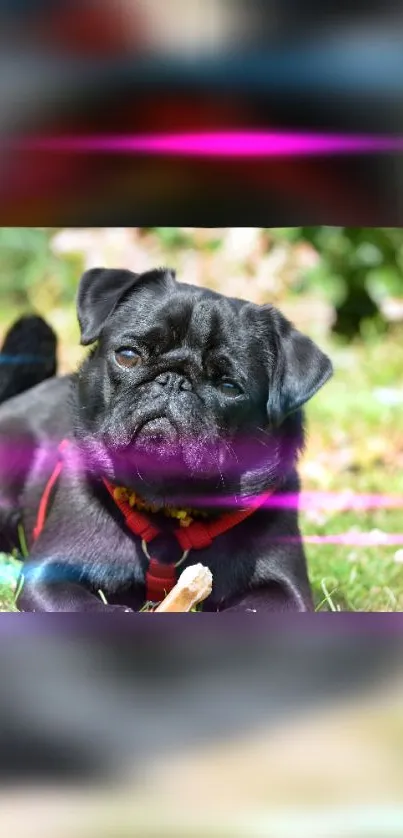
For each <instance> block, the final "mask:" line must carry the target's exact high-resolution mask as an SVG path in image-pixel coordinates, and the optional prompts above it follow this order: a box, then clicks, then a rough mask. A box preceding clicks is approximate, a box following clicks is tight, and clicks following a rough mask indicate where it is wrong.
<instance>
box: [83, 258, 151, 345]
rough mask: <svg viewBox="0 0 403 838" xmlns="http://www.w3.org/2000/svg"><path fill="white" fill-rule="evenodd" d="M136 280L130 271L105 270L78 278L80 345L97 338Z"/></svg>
mask: <svg viewBox="0 0 403 838" xmlns="http://www.w3.org/2000/svg"><path fill="white" fill-rule="evenodd" d="M138 277H139V274H135V273H133V272H132V271H127V270H112V269H109V268H93V269H92V270H90V271H86V272H85V274H84V275H83V276H82V277H81V282H80V287H79V289H78V295H77V315H78V322H79V324H80V329H81V343H82V345H83V346H88V344H90V343H94V341H95V340H97V339H98V338H99V335H100V333H101V329H102V327H103V325H104V324H105V321H106V320H107V319H108V317H109V316H110V315H111V314H112V312H113V311H114V310H115V308H116V306H117V304H118V303H119V301H120V300H121V299H122V297H123V296H124V295H125V294H126V292H127V291H128V290H129V289H130V288H131V286H132V285H134V284H135V283H136V281H137V279H138Z"/></svg>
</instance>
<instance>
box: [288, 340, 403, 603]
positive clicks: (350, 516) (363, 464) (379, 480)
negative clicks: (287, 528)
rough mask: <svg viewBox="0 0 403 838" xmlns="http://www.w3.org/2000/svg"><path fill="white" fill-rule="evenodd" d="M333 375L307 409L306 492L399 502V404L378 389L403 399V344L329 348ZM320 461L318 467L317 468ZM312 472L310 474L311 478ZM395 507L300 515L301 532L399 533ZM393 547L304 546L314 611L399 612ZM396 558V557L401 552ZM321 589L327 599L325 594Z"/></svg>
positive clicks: (399, 571) (401, 568) (402, 431)
mask: <svg viewBox="0 0 403 838" xmlns="http://www.w3.org/2000/svg"><path fill="white" fill-rule="evenodd" d="M330 354H331V356H332V358H333V360H334V365H335V375H334V378H333V380H332V381H331V382H329V383H328V384H327V385H326V387H325V388H323V390H322V391H321V392H320V393H319V394H318V395H317V397H316V398H315V399H313V401H312V402H311V404H310V405H309V408H308V411H307V414H308V428H309V437H308V448H307V452H306V455H305V457H304V460H303V463H302V472H303V475H304V476H305V479H304V488H306V489H310V490H316V491H327V492H339V491H343V490H346V489H348V490H350V491H353V492H356V493H368V494H390V495H394V494H396V495H400V496H401V497H403V401H402V402H400V403H396V404H395V405H385V404H382V403H381V402H380V401H379V400H378V399H377V390H378V389H379V388H390V389H393V390H394V391H395V393H396V396H397V398H398V397H399V394H400V397H402V396H403V372H402V371H403V345H402V342H401V340H399V338H398V336H396V338H395V339H393V337H391V338H390V339H388V340H384V341H382V342H380V343H375V344H371V345H367V346H364V345H357V346H350V347H346V348H341V347H337V346H335V347H333V348H332V349H330ZM318 464H319V465H318ZM315 467H316V469H317V470H316V473H315ZM402 521H403V515H402V510H401V509H400V510H399V509H389V510H387V509H371V510H365V511H360V512H356V511H344V512H343V511H340V512H336V513H333V514H328V515H326V516H325V515H322V517H321V516H320V515H318V517H317V519H316V520H315V515H314V514H313V515H312V516H309V514H302V515H301V523H302V529H303V533H304V534H305V535H308V534H317V535H329V534H331V533H345V532H348V531H349V530H350V529H351V528H353V527H354V528H355V529H356V530H358V531H359V532H363V533H364V532H370V531H371V530H381V531H383V532H385V533H399V532H400V533H401V532H403V526H402ZM399 550H401V548H399V547H398V546H374V547H365V548H363V547H356V546H339V545H337V546H335V545H307V548H306V552H307V556H308V561H309V571H310V576H311V581H312V584H313V588H314V595H315V602H316V606H317V607H322V608H325V609H328V608H331V609H332V610H333V609H338V608H340V609H342V610H344V609H348V610H353V611H403V564H402V563H400V562H399V561H398V558H399V556H398V557H397V558H396V553H398V551H399ZM400 556H401V553H400ZM324 588H325V589H326V590H327V591H328V592H329V594H330V600H331V601H330V602H329V599H328V598H327V597H326V596H325V593H324Z"/></svg>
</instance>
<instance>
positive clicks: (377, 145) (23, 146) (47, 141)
mask: <svg viewBox="0 0 403 838" xmlns="http://www.w3.org/2000/svg"><path fill="white" fill-rule="evenodd" d="M11 147H12V149H13V150H17V151H44V152H67V153H103V154H105V153H109V154H111V153H112V154H116V153H118V154H148V155H169V156H180V157H250V158H255V157H298V156H302V157H309V156H317V155H320V156H328V155H340V154H377V153H390V152H403V137H399V136H386V135H383V136H382V135H381V136H379V135H378V136H377V135H370V134H369V135H368V134H364V135H358V134H357V135H354V134H310V133H309V134H308V133H292V132H276V131H221V132H201V133H181V134H145V135H110V136H109V135H105V136H102V135H93V136H91V135H87V136H70V137H69V136H63V137H52V136H42V137H31V138H25V139H20V140H16V141H14V142H12V143H11Z"/></svg>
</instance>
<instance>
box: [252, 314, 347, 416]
mask: <svg viewBox="0 0 403 838" xmlns="http://www.w3.org/2000/svg"><path fill="white" fill-rule="evenodd" d="M276 315H277V318H278V320H277V324H276V325H277V328H276V344H277V359H276V361H275V363H276V367H275V370H274V374H273V377H272V381H271V386H270V393H269V398H268V403H267V412H268V415H269V420H270V423H271V424H272V425H274V426H278V425H279V424H281V422H282V421H283V419H285V418H286V416H288V415H289V414H290V413H294V411H296V410H298V409H299V408H300V407H302V405H304V404H305V403H306V402H307V401H309V399H311V398H312V396H314V395H315V393H316V392H317V391H318V390H320V388H321V387H323V385H324V384H325V383H326V381H327V380H328V379H329V378H330V377H331V375H332V374H333V366H332V363H331V361H330V359H329V358H328V357H327V355H325V354H324V352H322V350H321V349H319V347H318V346H317V345H316V343H314V342H313V341H312V340H311V339H310V338H308V337H306V335H303V334H302V333H301V332H299V331H298V330H297V329H295V328H294V326H293V325H292V324H291V323H290V322H289V321H288V320H287V319H286V318H285V317H283V315H280V313H279V312H276Z"/></svg>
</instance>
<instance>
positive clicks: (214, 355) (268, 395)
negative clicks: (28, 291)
mask: <svg viewBox="0 0 403 838" xmlns="http://www.w3.org/2000/svg"><path fill="white" fill-rule="evenodd" d="M77 309H78V319H79V323H80V328H81V343H82V344H83V345H85V346H89V345H93V348H92V351H91V353H90V355H89V357H88V358H87V359H86V361H85V362H84V364H83V366H82V368H81V370H80V372H79V375H78V390H77V395H78V409H77V411H76V414H77V415H76V429H75V430H76V436H77V438H78V440H79V441H80V444H81V446H82V447H83V449H84V450H85V452H86V454H87V455H88V459H89V462H90V463H91V467H92V468H94V469H95V470H97V472H98V473H102V474H103V475H105V476H106V477H108V478H109V479H110V480H113V481H114V482H117V483H119V484H120V485H126V486H130V487H131V488H133V489H137V491H139V492H141V493H142V494H143V496H144V497H147V498H150V499H151V498H152V499H157V498H158V499H161V498H164V499H165V500H166V499H167V497H169V498H170V500H172V499H173V498H175V499H179V496H180V495H181V494H182V495H184V496H186V498H187V499H189V497H190V496H192V497H200V496H201V495H202V494H205V493H206V492H207V494H208V495H209V496H211V495H212V494H215V493H216V494H218V495H220V494H224V495H230V494H238V495H246V494H247V495H250V494H254V493H256V492H260V491H263V490H264V489H266V488H269V486H270V485H272V484H273V483H274V482H275V481H276V480H279V479H283V478H284V476H285V475H286V474H287V471H288V470H289V468H290V467H292V465H293V463H294V461H295V457H296V454H297V452H298V450H299V449H300V448H301V446H302V441H303V440H302V436H303V433H302V421H301V410H300V409H301V407H302V406H303V404H304V403H305V402H307V401H308V399H310V398H311V397H312V396H313V395H314V393H316V392H317V390H318V389H319V388H320V387H322V385H323V384H324V383H325V382H326V381H327V379H328V378H329V377H330V375H331V373H332V366H331V363H330V361H329V359H328V358H327V357H326V355H324V354H323V352H321V350H320V349H319V348H318V347H317V346H316V345H315V344H314V343H313V342H312V341H311V340H310V339H309V338H308V337H305V336H304V335H302V334H301V333H300V332H298V331H297V330H296V329H295V328H294V327H293V326H292V325H291V324H290V323H289V322H288V321H287V320H286V319H285V318H284V317H283V315H282V314H280V312H279V311H277V310H276V309H275V308H273V307H272V306H268V305H266V306H258V305H255V304H253V303H250V302H246V301H244V300H237V299H232V298H229V297H225V296H223V295H220V294H217V293H215V292H213V291H210V290H207V289H204V288H198V287H194V286H191V285H187V284H183V283H179V282H177V281H176V278H175V274H174V272H173V271H172V270H169V269H162V268H161V269H158V270H152V271H148V272H146V273H142V274H135V273H132V272H131V271H128V270H110V269H102V268H99V269H98V268H96V269H93V270H90V271H87V272H86V273H85V274H84V276H83V277H82V280H81V283H80V288H79V293H78V301H77Z"/></svg>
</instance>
